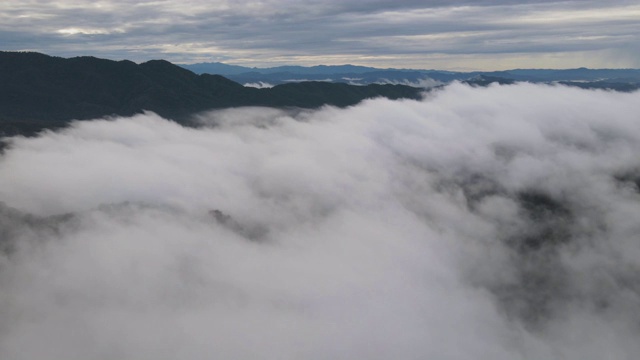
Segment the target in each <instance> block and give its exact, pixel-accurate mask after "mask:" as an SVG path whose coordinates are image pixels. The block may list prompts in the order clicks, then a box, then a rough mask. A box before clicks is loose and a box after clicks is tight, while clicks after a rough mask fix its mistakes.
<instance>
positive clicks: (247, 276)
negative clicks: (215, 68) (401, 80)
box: [0, 84, 640, 360]
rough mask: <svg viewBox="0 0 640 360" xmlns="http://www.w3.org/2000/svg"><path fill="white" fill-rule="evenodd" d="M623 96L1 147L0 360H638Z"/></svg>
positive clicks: (253, 121)
mask: <svg viewBox="0 0 640 360" xmlns="http://www.w3.org/2000/svg"><path fill="white" fill-rule="evenodd" d="M639 97H640V93H638V92H636V93H630V94H623V93H613V92H605V91H586V90H580V89H575V88H565V87H556V86H542V85H532V84H520V85H511V86H497V85H495V86H490V87H488V88H472V87H468V86H464V85H461V84H453V85H450V86H448V87H446V88H444V89H442V90H439V91H433V92H431V93H429V94H428V95H426V99H425V100H423V101H389V100H383V99H376V100H370V101H367V102H364V103H362V104H360V105H358V106H355V107H351V108H348V109H336V108H330V107H327V108H324V109H321V110H318V111H297V112H293V111H292V112H287V111H280V110H275V109H263V108H242V109H229V110H222V111H215V112H210V113H205V114H200V115H199V116H198V117H197V119H196V120H197V121H196V122H197V123H198V124H200V127H198V128H185V127H182V126H180V125H178V124H176V123H173V122H170V121H167V120H164V119H161V118H159V117H158V116H156V115H154V114H143V115H139V116H135V117H133V118H118V119H111V120H95V121H90V122H77V123H74V124H73V125H72V126H71V127H69V128H67V129H64V130H60V131H58V132H45V133H43V134H41V135H40V136H38V137H36V138H20V137H16V138H12V139H9V140H8V141H9V148H8V149H6V150H5V153H4V155H3V156H2V157H1V158H0V199H2V200H3V202H4V203H3V204H2V205H0V235H2V237H1V238H0V242H1V244H0V245H2V246H0V249H2V253H0V353H2V354H3V356H5V357H7V358H10V359H16V360H20V359H36V358H37V359H61V358H82V359H86V358H91V359H113V358H120V359H175V358H181V359H201V358H211V357H216V358H242V359H252V358H259V359H294V358H305V359H307V358H310V359H327V358H337V359H354V358H365V359H389V358H403V359H424V358H438V359H442V358H447V359H469V358H491V359H509V360H511V359H543V358H565V359H581V360H582V359H602V358H605V357H610V358H619V359H624V358H632V357H633V356H634V355H635V354H637V353H638V351H639V350H640V348H639V345H638V342H637V338H638V327H637V324H638V323H639V321H640V315H639V314H638V311H637V308H638V306H639V305H640V284H639V283H638V280H637V279H638V275H640V263H639V262H638V259H640V256H639V252H640V249H639V248H638V242H637V234H638V230H639V229H638V222H637V214H638V213H640V193H639V192H638V184H640V180H639V179H640V162H639V161H638V157H637V154H638V152H639V151H640V145H639V144H640V124H639V123H638V121H637V116H636V114H638V113H639V112H640V101H639V100H640V99H639Z"/></svg>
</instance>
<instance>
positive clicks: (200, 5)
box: [0, 0, 640, 70]
mask: <svg viewBox="0 0 640 360" xmlns="http://www.w3.org/2000/svg"><path fill="white" fill-rule="evenodd" d="M0 10H1V11H0V19H1V20H2V21H0V24H1V25H0V42H1V43H2V44H4V45H3V50H35V51H42V52H46V53H49V54H52V55H60V56H77V55H94V56H99V57H106V58H111V59H131V60H134V61H145V60H149V59H152V58H164V59H167V60H170V61H173V62H183V63H194V62H202V61H223V62H230V63H235V64H239V65H249V66H273V65H283V64H289V65H291V64H299V65H318V64H344V63H356V64H360V65H370V66H378V67H407V68H419V69H423V68H439V69H451V70H456V69H473V70H499V69H506V68H518V67H520V68H522V67H536V68H551V67H553V68H558V67H564V68H567V67H578V66H589V67H640V63H639V62H638V58H639V56H638V55H639V50H640V49H639V48H638V44H639V43H640V38H639V36H640V34H639V33H638V28H637V26H635V25H636V24H637V23H638V21H640V7H639V6H638V4H637V2H635V1H627V0H616V1H609V2H607V3H606V4H603V3H602V2H598V1H582V0H580V1H577V0H574V1H553V0H551V1H550V0H539V1H526V2H522V1H511V0H504V1H497V0H495V1H494V0H488V1H467V0H459V1H379V0H367V1H358V2H348V3H345V2H344V1H335V0H323V1H298V0H269V1H241V2H230V1H202V0H188V1H181V2H176V1H136V2H130V1H127V0H111V1H100V2H94V1H92V2H88V1H69V0H64V1H55V2H50V1H44V2H43V1H20V2H15V1H6V2H3V3H2V4H0Z"/></svg>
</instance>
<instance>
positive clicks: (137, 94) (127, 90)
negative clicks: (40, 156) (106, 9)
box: [0, 52, 422, 135]
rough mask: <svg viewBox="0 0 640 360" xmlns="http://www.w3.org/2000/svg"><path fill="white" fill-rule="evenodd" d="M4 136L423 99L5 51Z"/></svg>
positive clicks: (380, 89)
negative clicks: (84, 125)
mask: <svg viewBox="0 0 640 360" xmlns="http://www.w3.org/2000/svg"><path fill="white" fill-rule="evenodd" d="M0 84H1V86H0V134H2V135H11V134H31V133H34V132H37V131H39V130H41V129H44V128H55V127H59V126H64V125H65V124H67V123H68V122H69V121H71V120H73V119H79V120H82V119H93V118H100V117H104V116H110V115H123V116H128V115H133V114H136V113H140V112H142V111H144V110H150V111H153V112H156V113H158V114H159V115H161V116H163V117H166V118H170V119H173V120H176V121H178V122H182V123H188V121H189V118H190V117H191V116H192V115H193V114H194V113H198V112H202V111H206V110H210V109H218V108H228V107H237V106H268V107H299V108H315V107H320V106H322V105H325V104H328V105H335V106H349V105H353V104H356V103H358V102H360V101H362V100H364V99H367V98H373V97H381V96H382V97H387V98H390V99H398V98H412V99H417V98H420V93H421V91H422V90H421V89H418V88H414V87H410V86H403V85H379V84H372V85H369V86H364V87H363V86H351V85H348V84H344V83H327V82H305V83H291V84H285V85H281V86H276V87H273V88H270V89H256V88H251V87H245V86H242V85H241V84H239V83H237V82H234V81H231V80H229V79H227V78H225V77H223V76H220V75H209V74H202V75H197V74H195V73H193V72H191V71H189V70H186V69H184V68H182V67H179V66H177V65H173V64H171V63H169V62H167V61H164V60H152V61H148V62H145V63H142V64H139V65H138V64H136V63H133V62H131V61H127V60H123V61H112V60H105V59H98V58H94V57H75V58H69V59H65V58H59V57H52V56H48V55H44V54H39V53H32V52H0Z"/></svg>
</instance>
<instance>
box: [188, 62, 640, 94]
mask: <svg viewBox="0 0 640 360" xmlns="http://www.w3.org/2000/svg"><path fill="white" fill-rule="evenodd" d="M181 66H182V67H184V68H185V69H188V70H191V71H193V72H195V73H197V74H204V73H208V74H219V75H223V76H225V77H227V78H229V79H231V80H233V81H236V82H238V83H241V84H249V85H253V84H255V85H261V86H268V85H278V84H283V83H290V82H297V81H308V80H313V81H326V82H335V83H338V82H340V83H348V84H358V85H367V84H374V83H375V84H405V85H412V86H418V87H431V86H437V85H439V84H446V83H449V82H451V81H454V80H458V81H467V82H471V83H484V82H486V81H487V80H488V79H492V81H500V82H503V83H509V82H515V81H528V82H536V83H551V82H562V83H566V84H567V85H575V86H581V87H592V88H612V89H614V90H623V91H629V90H634V89H637V88H638V86H639V84H640V69H587V68H578V69H566V70H553V69H514V70H507V71H489V72H482V71H474V72H455V71H440V70H413V69H377V68H372V67H365V66H355V65H339V66H325V65H321V66H311V67H303V66H279V67H273V68H249V67H242V66H236V65H227V64H223V63H200V64H192V65H181Z"/></svg>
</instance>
